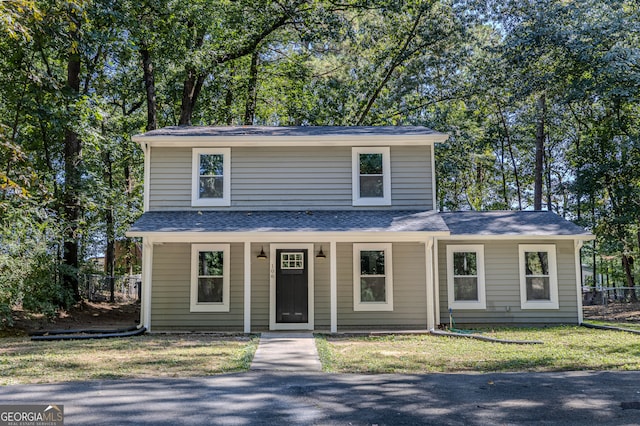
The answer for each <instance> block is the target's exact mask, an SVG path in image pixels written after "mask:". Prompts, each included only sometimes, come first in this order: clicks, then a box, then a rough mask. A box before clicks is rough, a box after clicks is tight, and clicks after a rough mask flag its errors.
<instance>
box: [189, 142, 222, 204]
mask: <svg viewBox="0 0 640 426" xmlns="http://www.w3.org/2000/svg"><path fill="white" fill-rule="evenodd" d="M192 157H193V158H192V169H193V170H192V182H191V205H192V206H203V207H206V206H229V205H230V204H231V196H230V195H231V194H230V190H231V176H230V173H229V172H230V170H229V167H230V166H229V165H230V164H231V149H229V148H194V149H193V156H192Z"/></svg>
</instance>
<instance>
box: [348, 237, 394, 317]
mask: <svg viewBox="0 0 640 426" xmlns="http://www.w3.org/2000/svg"><path fill="white" fill-rule="evenodd" d="M353 310H354V311H392V310H393V273H392V266H391V244H389V243H385V244H354V245H353Z"/></svg>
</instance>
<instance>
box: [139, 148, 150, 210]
mask: <svg viewBox="0 0 640 426" xmlns="http://www.w3.org/2000/svg"><path fill="white" fill-rule="evenodd" d="M140 147H141V148H142V151H143V152H144V195H143V211H144V212H145V213H146V212H148V211H149V191H150V188H149V186H150V183H151V147H150V146H149V144H148V143H141V144H140Z"/></svg>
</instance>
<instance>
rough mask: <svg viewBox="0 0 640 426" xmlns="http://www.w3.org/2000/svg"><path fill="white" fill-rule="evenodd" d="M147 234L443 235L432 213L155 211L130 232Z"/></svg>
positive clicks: (439, 221) (442, 226)
mask: <svg viewBox="0 0 640 426" xmlns="http://www.w3.org/2000/svg"><path fill="white" fill-rule="evenodd" d="M148 232H169V233H173V232H175V233H178V232H444V233H447V232H448V230H447V226H446V225H445V223H444V221H443V220H442V218H441V217H440V216H439V215H438V214H437V213H435V212H431V211H427V212H424V211H398V210H376V211H373V210H350V211H333V210H315V211H202V212H197V211H188V212H185V211H154V212H146V213H144V214H143V215H142V216H141V217H140V219H138V221H137V222H136V223H134V224H133V226H132V227H131V229H130V230H129V234H132V235H138V234H142V233H148Z"/></svg>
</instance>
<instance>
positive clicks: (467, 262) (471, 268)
mask: <svg viewBox="0 0 640 426" xmlns="http://www.w3.org/2000/svg"><path fill="white" fill-rule="evenodd" d="M453 275H478V267H477V261H476V253H474V252H454V253H453Z"/></svg>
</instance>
